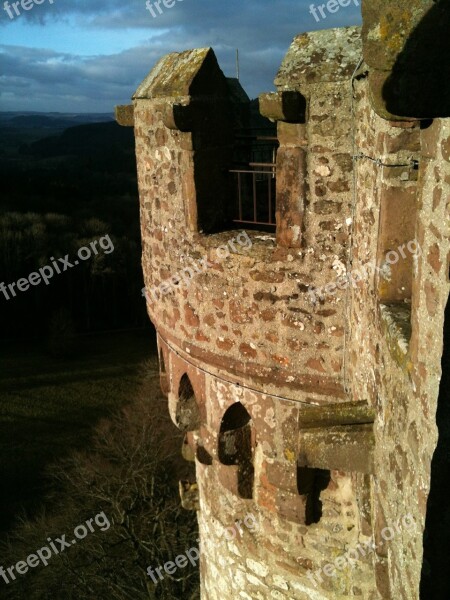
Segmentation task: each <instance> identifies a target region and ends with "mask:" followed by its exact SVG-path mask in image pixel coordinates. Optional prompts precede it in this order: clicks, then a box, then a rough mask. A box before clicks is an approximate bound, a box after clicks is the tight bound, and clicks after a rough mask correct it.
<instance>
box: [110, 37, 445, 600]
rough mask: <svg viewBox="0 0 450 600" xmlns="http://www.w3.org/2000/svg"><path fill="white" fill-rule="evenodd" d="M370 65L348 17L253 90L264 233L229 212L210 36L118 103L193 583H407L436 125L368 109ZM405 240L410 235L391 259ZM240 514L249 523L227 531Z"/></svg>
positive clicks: (206, 588) (439, 154)
mask: <svg viewBox="0 0 450 600" xmlns="http://www.w3.org/2000/svg"><path fill="white" fill-rule="evenodd" d="M311 57H312V58H311ZM369 72H370V66H368V65H367V64H366V63H364V62H363V61H362V45H361V38H360V31H359V29H358V28H343V29H340V30H328V31H322V32H315V33H312V34H303V35H301V36H298V37H297V38H295V40H294V41H293V43H292V46H291V48H290V50H289V52H288V54H287V56H286V58H285V60H284V61H283V64H282V66H281V68H280V71H279V73H278V75H277V78H276V84H277V87H278V91H277V92H276V93H275V94H267V95H263V96H262V98H261V111H262V113H263V114H265V115H266V116H269V117H270V118H272V119H274V120H276V121H277V127H278V138H279V141H280V149H279V151H278V157H277V228H276V232H274V233H273V234H272V233H267V232H266V233H262V232H256V231H242V230H233V229H230V228H229V222H228V221H227V214H228V213H227V210H228V208H227V206H228V204H229V203H228V199H229V194H230V186H229V177H228V174H227V171H228V168H229V166H230V160H231V156H232V149H233V135H232V133H233V127H234V126H235V124H236V123H237V122H238V120H239V119H238V118H237V117H236V114H235V113H236V107H235V106H233V102H232V99H231V97H230V90H229V87H227V84H226V79H225V77H224V76H223V74H222V72H221V71H220V69H219V67H218V65H217V61H216V60H215V57H214V54H213V52H212V51H211V50H210V49H202V50H195V51H188V52H185V53H175V54H171V55H168V56H167V57H165V58H164V59H162V60H161V61H160V63H158V65H157V66H156V67H155V68H154V69H153V70H152V72H151V73H150V74H149V76H148V77H147V78H146V80H145V81H144V82H143V84H142V85H141V86H140V87H139V89H138V91H137V92H136V94H135V97H134V106H133V108H131V109H130V108H128V107H127V108H125V109H123V110H119V113H118V120H119V122H122V123H123V124H133V125H134V127H135V136H136V155H137V166H138V183H139V193H140V201H141V225H142V242H143V269H144V276H145V284H146V288H147V289H146V298H147V307H148V313H149V316H150V318H151V320H152V321H153V323H154V324H155V327H156V329H157V332H158V347H159V352H160V364H161V384H162V389H163V391H164V392H165V393H166V394H167V396H168V403H169V410H170V414H171V416H172V419H173V421H174V423H175V424H176V425H177V426H178V427H179V428H180V429H182V430H183V431H185V432H186V438H185V444H184V446H183V449H182V451H183V455H184V456H185V458H187V459H188V460H192V461H195V464H196V473H197V483H198V489H199V511H198V519H199V525H200V537H201V543H202V545H203V546H204V548H203V552H202V560H201V581H202V598H205V599H208V600H210V599H211V600H213V599H215V598H233V599H234V598H244V599H254V598H256V599H261V600H263V599H265V598H280V599H283V598H284V599H286V600H287V599H293V600H297V599H298V600H306V599H313V600H332V599H333V600H334V599H336V598H337V599H339V598H347V597H355V598H364V599H368V600H375V599H380V598H395V599H397V598H399V599H400V598H405V599H406V598H407V599H416V598H418V587H419V579H420V567H421V559H422V533H423V527H424V518H425V512H426V501H427V496H428V491H429V474H430V461H431V456H432V453H433V449H434V447H435V444H436V426H435V420H434V414H435V411H436V403H437V395H438V386H439V379H440V357H441V355H442V325H443V314H444V307H445V303H446V301H447V297H448V292H449V283H448V260H449V259H448V256H449V246H448V214H447V213H446V211H448V197H449V195H448V191H449V185H450V173H449V170H450V165H449V155H450V149H449V147H450V141H449V140H450V137H449V136H450V125H449V123H448V121H447V120H446V119H436V120H435V121H434V122H432V123H430V122H429V121H424V122H422V123H421V122H419V121H417V120H411V118H409V119H406V118H404V119H402V120H401V121H398V120H397V121H388V120H385V119H383V118H382V117H381V116H379V115H378V114H377V111H375V110H374V106H373V90H372V87H371V86H372V83H371V81H370V78H369V77H368V74H369ZM378 112H380V111H379V110H378ZM230 132H231V133H230ZM216 208H217V210H216ZM414 239H416V241H417V242H418V244H420V248H421V254H420V255H418V256H416V257H413V255H412V254H413V253H412V252H409V251H407V250H405V251H404V252H405V255H404V256H403V257H401V259H400V260H397V261H396V262H395V263H393V264H392V261H391V260H390V259H389V257H390V256H392V252H393V251H394V252H395V251H398V249H399V248H401V247H403V248H405V247H406V244H407V243H408V242H409V241H411V240H414ZM372 261H373V264H374V267H373V268H371V269H367V270H366V271H365V272H364V271H362V273H363V276H361V277H359V281H358V280H356V279H350V281H349V280H348V279H347V280H346V282H345V280H344V277H345V276H346V275H349V274H350V273H353V272H354V271H355V269H358V268H359V267H360V266H361V265H367V264H368V263H371V262H372ZM339 276H340V277H341V278H340V279H339ZM337 283H340V284H342V285H337ZM322 286H327V290H326V291H325V292H323V291H322V292H320V293H313V292H314V289H315V288H318V287H322ZM316 291H317V290H316ZM248 514H252V515H253V516H254V517H255V518H256V519H257V521H258V523H259V526H258V528H257V529H254V530H250V529H249V528H242V530H241V531H240V532H239V534H238V535H236V536H235V539H233V540H229V539H225V538H226V531H227V528H230V527H233V526H234V524H235V522H236V521H241V523H242V521H243V519H244V518H245V515H248ZM406 516H407V517H408V519H409V521H408V522H409V523H410V525H411V527H408V528H406V527H403V526H401V523H403V522H404V521H403V520H404V519H405V517H406ZM387 528H392V530H390V529H387ZM392 531H393V534H392V535H391V536H390V539H386V537H387V533H389V535H390V533H392ZM372 536H373V543H374V544H375V546H373V545H372V546H371V545H370V543H371V540H372ZM211 540H213V541H214V543H213V544H210V545H207V542H208V541H211ZM216 540H217V543H215V541H216ZM358 544H359V545H360V546H359V548H366V552H365V553H364V555H363V553H362V552H360V554H359V556H358V558H357V559H354V560H352V559H351V557H352V554H351V552H352V551H354V549H355V548H358ZM349 552H350V554H348V553H349ZM344 555H346V556H347V559H346V560H344V563H339V560H337V563H335V562H334V561H336V559H339V558H340V557H341V556H344ZM353 556H354V554H353ZM330 563H334V564H338V565H339V564H340V567H339V568H334V567H327V565H329V564H330ZM323 568H325V569H327V570H328V572H325V573H324V572H323V571H319V574H318V575H317V576H316V577H313V575H312V574H311V571H313V572H317V571H318V570H319V569H323Z"/></svg>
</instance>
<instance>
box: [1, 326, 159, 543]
mask: <svg viewBox="0 0 450 600" xmlns="http://www.w3.org/2000/svg"><path fill="white" fill-rule="evenodd" d="M151 357H153V361H152V366H153V365H154V368H155V370H156V369H157V364H156V350H155V341H154V338H153V337H152V336H151V334H147V335H144V334H142V333H141V334H138V333H116V334H108V335H100V336H96V337H94V336H92V337H91V336H90V337H85V338H82V342H81V348H80V351H79V353H78V358H75V359H71V360H68V361H63V360H55V359H52V358H50V357H49V356H48V355H47V354H45V353H44V352H43V351H42V350H40V349H39V348H38V347H26V346H25V345H21V346H17V347H11V346H9V347H0V531H5V530H6V529H7V528H8V526H9V525H10V524H11V518H12V517H13V516H14V515H16V516H17V515H18V514H19V513H20V510H21V507H22V506H23V507H25V508H26V509H27V510H28V511H30V510H31V511H32V510H33V508H34V507H35V506H36V504H37V503H38V501H39V498H40V495H41V494H42V492H43V490H44V489H45V478H43V472H44V469H45V467H46V466H47V465H48V464H49V463H51V462H52V461H53V460H55V459H57V458H59V457H61V456H64V455H66V454H67V453H68V452H70V451H71V450H73V449H76V448H80V447H85V446H86V444H88V443H89V437H90V432H91V430H92V427H93V426H94V425H95V424H96V423H97V422H98V420H99V419H101V418H102V417H106V416H108V415H109V414H111V412H112V411H115V410H116V409H118V408H119V407H121V406H123V405H124V404H126V403H127V401H129V400H131V399H132V397H133V393H134V391H135V390H136V387H137V384H138V382H139V372H140V369H139V366H140V364H141V363H142V361H144V360H147V359H149V358H151Z"/></svg>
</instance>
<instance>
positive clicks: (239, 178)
mask: <svg viewBox="0 0 450 600" xmlns="http://www.w3.org/2000/svg"><path fill="white" fill-rule="evenodd" d="M238 194H239V218H240V219H241V220H242V190H241V174H240V173H239V172H238Z"/></svg>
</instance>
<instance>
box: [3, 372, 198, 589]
mask: <svg viewBox="0 0 450 600" xmlns="http://www.w3.org/2000/svg"><path fill="white" fill-rule="evenodd" d="M147 370H148V369H147ZM158 387H159V383H158V380H157V378H156V377H155V376H152V377H150V378H149V377H147V378H145V380H144V381H143V384H142V388H141V390H140V392H139V395H138V398H137V399H136V400H135V401H133V402H132V403H131V404H129V405H128V406H127V407H126V408H125V409H124V410H123V411H121V413H119V414H118V415H117V416H115V417H113V418H112V419H110V420H104V421H102V422H101V423H100V424H99V425H98V427H97V428H96V430H95V435H94V438H93V448H92V450H91V451H90V452H78V453H76V454H73V455H72V456H71V458H70V459H68V460H65V461H64V462H61V463H59V464H58V465H55V466H54V467H53V468H52V476H53V478H54V479H53V480H54V482H55V484H56V483H58V484H59V486H56V485H55V489H54V491H53V493H52V494H51V495H50V496H49V498H48V502H47V505H46V508H45V509H43V510H42V513H41V515H40V517H39V518H38V519H36V520H34V521H26V520H24V521H23V522H22V524H21V525H20V527H19V528H18V529H17V530H16V531H15V532H14V533H13V535H12V536H11V537H10V538H9V540H8V542H7V544H6V545H5V546H4V548H1V551H2V564H3V565H4V566H5V567H7V566H10V565H13V564H15V563H17V562H18V561H23V560H26V557H27V556H28V555H29V554H32V553H35V551H36V550H37V549H39V548H41V547H42V546H45V545H48V543H49V542H47V541H46V540H47V539H48V538H51V539H52V540H56V538H58V537H60V536H61V534H64V533H65V534H67V539H68V540H71V539H72V537H73V535H72V532H73V530H74V528H76V527H77V526H78V525H80V524H83V523H85V522H86V520H87V519H89V518H93V517H95V515H97V514H99V513H100V512H102V511H103V512H104V513H105V515H106V516H107V518H108V520H109V522H110V527H109V528H108V529H107V530H105V531H100V530H99V529H98V528H95V531H94V532H92V533H89V534H88V535H87V536H86V537H85V538H84V539H82V540H80V541H79V542H77V544H76V545H73V546H71V547H70V548H68V549H67V550H65V551H64V552H61V553H60V554H59V555H58V556H55V555H54V556H52V558H51V559H50V561H49V564H48V566H46V567H44V566H39V567H37V568H35V569H30V570H29V571H28V573H26V574H25V575H21V576H18V579H17V581H15V582H12V583H10V584H9V585H6V584H3V582H2V581H1V580H0V585H2V586H3V590H2V591H3V594H2V598H3V597H4V598H7V599H8V600H13V599H19V598H20V599H21V598H29V599H30V600H44V599H45V600H47V599H48V598H52V599H55V600H71V599H72V598H73V599H74V600H75V599H77V600H92V599H93V598H95V599H99V600H103V599H104V600H111V599H117V600H128V599H129V600H141V599H142V600H143V599H162V600H169V599H173V600H175V599H176V600H180V599H186V600H191V599H192V600H194V599H196V598H198V597H199V596H198V572H197V569H194V568H193V567H191V566H189V567H186V568H184V569H178V571H176V572H175V574H174V575H167V574H165V578H164V580H163V581H161V582H160V583H158V585H155V584H154V583H153V581H152V580H151V579H150V577H149V576H148V575H147V572H146V570H147V567H148V566H151V567H153V568H154V567H158V566H160V565H163V564H164V563H166V562H167V561H170V560H173V559H174V557H175V556H177V555H179V554H183V553H185V551H186V550H187V549H189V548H191V547H192V546H196V545H197V544H196V542H195V540H196V538H197V537H198V532H197V524H196V520H195V516H194V514H193V513H191V512H187V511H185V510H184V509H182V508H181V505H180V499H179V496H178V479H181V478H183V479H186V478H189V477H191V478H192V473H191V472H190V469H191V468H192V467H191V465H188V463H185V462H184V461H183V460H182V459H181V454H180V448H181V444H182V439H181V436H180V434H179V433H178V432H177V430H176V429H175V427H174V426H173V425H172V424H171V422H170V420H169V418H168V417H167V407H166V403H165V401H164V400H163V399H162V398H161V397H160V396H159V394H158V393H156V392H155V390H157V389H158ZM57 488H59V491H56V490H57ZM61 490H62V491H61ZM5 588H6V590H5Z"/></svg>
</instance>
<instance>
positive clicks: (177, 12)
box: [0, 0, 360, 112]
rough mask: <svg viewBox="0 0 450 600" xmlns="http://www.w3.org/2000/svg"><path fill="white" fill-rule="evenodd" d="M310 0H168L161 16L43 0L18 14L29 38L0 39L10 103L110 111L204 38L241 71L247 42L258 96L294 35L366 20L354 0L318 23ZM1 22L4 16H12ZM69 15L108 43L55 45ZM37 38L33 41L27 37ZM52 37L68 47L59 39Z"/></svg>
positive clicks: (104, 0) (133, 4) (114, 0)
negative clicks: (167, 57)
mask: <svg viewBox="0 0 450 600" xmlns="http://www.w3.org/2000/svg"><path fill="white" fill-rule="evenodd" d="M309 4H310V0H277V2H275V1H274V0H257V1H256V0H240V1H238V0H227V2H222V1H219V0H176V2H175V5H174V6H173V8H170V9H169V8H163V5H162V8H163V10H164V12H163V14H162V15H160V16H158V18H153V17H152V16H151V14H150V12H149V11H148V10H146V8H145V0H128V1H127V2H124V1H123V0H89V2H87V1H86V0H70V1H65V0H54V4H50V3H49V0H45V1H44V3H43V4H41V5H36V6H34V7H33V9H32V10H29V11H22V14H21V15H20V17H17V18H16V21H18V22H19V20H20V26H21V27H23V28H25V30H26V32H27V33H29V35H28V37H27V38H26V39H24V40H23V45H20V43H17V44H4V45H3V46H0V60H1V61H2V63H3V66H2V71H1V72H2V77H1V82H2V87H1V88H0V89H1V90H2V92H1V94H0V101H1V102H2V109H3V110H59V111H62V112H64V111H69V112H72V111H89V112H91V111H98V112H104V111H111V110H112V109H113V106H114V105H115V104H120V103H127V102H129V99H130V97H131V95H132V93H133V92H134V91H135V89H136V88H137V86H138V84H139V83H140V82H141V81H142V79H143V78H144V77H145V75H146V74H147V73H148V72H149V70H150V69H151V68H152V67H153V65H154V64H155V63H156V61H157V60H158V59H159V58H160V57H161V56H163V55H164V54H166V53H168V52H173V51H181V50H186V49H188V48H199V47H205V46H212V47H213V48H214V50H215V52H216V55H217V57H218V60H219V64H220V66H221V68H222V69H223V71H224V72H225V74H226V75H228V76H234V75H235V49H236V48H239V51H240V63H241V81H242V84H243V85H244V87H245V89H246V90H247V92H248V93H249V95H250V96H251V97H255V96H257V95H258V94H259V93H261V92H263V91H269V90H271V89H273V79H274V77H275V74H276V72H277V69H278V67H279V65H280V62H281V60H282V58H283V56H284V54H285V53H286V51H287V48H288V46H289V44H290V43H291V41H292V38H293V37H294V35H296V34H297V33H300V32H302V31H309V30H312V29H317V28H318V26H320V27H322V28H323V27H325V26H326V27H336V26H341V25H350V24H356V23H358V22H359V21H360V11H359V9H358V8H356V7H353V8H350V7H349V8H345V9H344V8H341V10H340V12H338V13H336V14H335V15H329V17H328V18H327V19H326V20H324V21H323V22H322V23H319V24H318V23H316V21H315V20H314V19H313V17H312V16H311V14H310V13H309V8H308V7H309ZM1 22H2V23H3V24H5V19H2V20H1ZM63 24H64V27H67V26H68V25H69V26H70V27H71V28H73V29H74V31H75V32H77V31H79V32H80V40H81V39H86V36H87V32H89V34H88V35H89V42H90V49H91V50H92V47H94V48H95V35H96V32H97V34H98V36H99V37H100V33H101V34H102V39H103V43H102V45H101V46H100V44H99V46H98V51H96V52H95V53H93V52H92V51H91V54H90V55H89V56H84V55H83V54H82V52H83V44H82V43H80V44H78V45H76V46H75V48H76V49H75V48H74V47H71V48H70V49H69V48H68V46H66V47H65V49H67V50H68V51H64V52H62V51H60V50H59V51H57V50H55V49H52V48H51V46H52V44H51V43H48V42H46V40H47V39H51V35H50V32H53V38H56V37H57V29H58V27H61V30H62V29H63ZM39 25H41V26H39ZM55 30H56V32H55ZM107 32H110V34H108V33H107ZM105 35H106V40H109V35H111V46H110V47H111V50H110V51H108V43H109V42H108V41H107V42H106V45H105V42H104V40H105ZM113 37H114V44H113V42H112V40H113ZM30 39H31V40H33V42H34V43H35V45H36V47H35V48H28V47H25V45H28V44H29V40H30ZM118 39H120V43H118ZM93 40H94V41H93ZM47 44H48V45H49V46H50V48H47V47H46V46H47ZM130 44H131V45H132V47H130ZM53 46H54V47H56V46H58V48H59V49H61V47H63V46H62V45H61V41H60V40H58V43H56V42H55V43H54V44H53ZM112 47H114V49H115V50H116V51H112ZM117 47H120V48H121V49H120V51H117ZM78 48H79V49H78ZM95 49H96V48H95ZM25 88H26V89H28V90H29V93H28V94H27V96H24V93H23V90H24V89H25Z"/></svg>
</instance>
